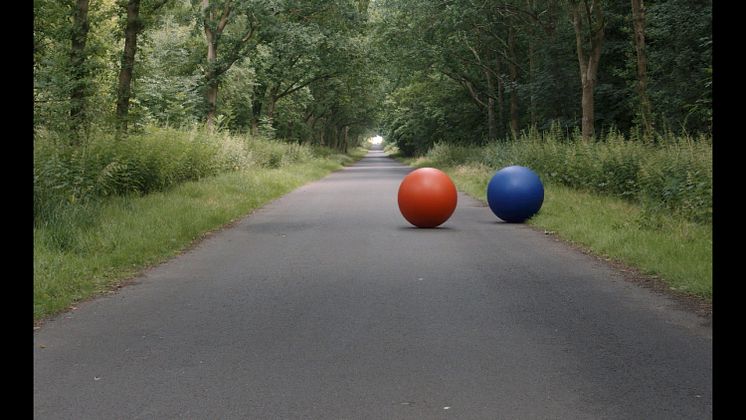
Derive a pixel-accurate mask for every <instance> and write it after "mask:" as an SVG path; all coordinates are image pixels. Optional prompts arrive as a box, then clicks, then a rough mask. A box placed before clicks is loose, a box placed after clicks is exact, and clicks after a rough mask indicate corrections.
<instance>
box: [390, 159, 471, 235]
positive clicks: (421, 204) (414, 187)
mask: <svg viewBox="0 0 746 420" xmlns="http://www.w3.org/2000/svg"><path fill="white" fill-rule="evenodd" d="M456 199H457V193H456V185H454V184H453V181H451V178H449V177H448V175H446V174H445V172H443V171H441V170H439V169H435V168H420V169H416V170H414V171H412V172H410V173H409V175H407V176H405V177H404V179H403V180H402V182H401V185H399V211H401V214H402V216H404V218H405V219H407V221H408V222H409V223H411V224H413V225H415V226H417V227H421V228H432V227H436V226H438V225H440V224H442V223H443V222H445V221H446V220H448V218H449V217H451V215H452V214H453V212H454V210H456Z"/></svg>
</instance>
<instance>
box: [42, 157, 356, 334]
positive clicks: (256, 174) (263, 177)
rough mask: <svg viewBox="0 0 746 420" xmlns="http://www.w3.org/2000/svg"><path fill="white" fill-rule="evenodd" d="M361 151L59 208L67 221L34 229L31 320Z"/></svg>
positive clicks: (101, 288)
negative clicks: (70, 210)
mask: <svg viewBox="0 0 746 420" xmlns="http://www.w3.org/2000/svg"><path fill="white" fill-rule="evenodd" d="M364 154H365V151H364V150H362V149H357V150H355V151H353V152H352V153H351V156H346V155H330V156H328V157H326V158H315V159H312V160H309V161H306V162H301V163H293V164H288V165H285V166H282V167H279V168H261V167H256V168H252V169H250V170H244V171H237V172H228V173H223V174H220V175H216V176H213V177H207V178H203V179H201V180H199V181H190V182H185V183H182V184H179V185H177V186H175V187H174V188H172V189H169V190H167V191H160V192H155V193H151V194H148V195H144V196H139V197H136V196H129V197H127V196H125V197H110V198H108V199H106V200H103V201H101V202H98V203H97V204H89V205H88V206H87V207H79V208H76V210H75V213H76V214H71V215H69V216H66V215H64V214H62V215H60V216H59V218H61V219H65V218H66V217H69V219H70V220H72V221H68V222H67V223H63V222H64V220H61V221H60V222H61V223H56V224H55V225H50V226H49V227H43V226H42V227H38V228H35V229H34V322H35V323H36V322H39V321H42V320H44V319H46V318H49V317H51V316H53V315H55V314H58V313H60V312H62V311H64V310H66V309H67V308H69V307H71V305H74V304H75V303H76V302H78V301H81V300H84V299H88V298H90V297H92V296H95V295H97V294H100V293H103V292H106V291H108V290H112V289H114V288H116V287H117V286H118V285H120V284H121V283H122V282H123V281H124V280H126V279H128V278H131V277H133V276H135V275H137V274H139V273H140V272H142V271H143V270H144V269H146V268H147V267H149V266H152V265H155V264H158V263H160V262H163V261H165V260H167V259H168V258H170V257H172V256H174V255H177V254H178V253H179V252H181V251H182V250H183V249H185V248H186V247H188V246H190V245H191V244H192V243H194V242H195V241H197V240H199V239H200V238H202V237H203V236H204V235H205V234H206V233H207V232H209V231H212V230H215V229H218V228H220V227H222V226H224V225H226V224H228V223H231V222H232V221H234V220H236V219H238V218H241V217H243V216H245V215H246V214H248V213H249V212H251V211H252V210H254V209H257V208H259V207H261V206H262V205H264V204H266V203H268V202H270V201H271V200H273V199H276V198H278V197H280V196H282V195H284V194H286V193H288V192H290V191H292V190H294V189H296V188H298V187H300V186H301V185H303V184H306V183H308V182H310V181H313V180H317V179H320V178H322V177H323V176H325V175H327V174H329V173H330V172H332V171H334V170H337V169H340V168H341V167H342V166H343V165H344V164H348V163H351V162H353V161H355V160H357V159H359V158H361V157H362V156H364ZM55 226H56V227H55ZM59 226H64V228H63V229H60V228H59ZM60 236H63V237H64V240H62V241H61V240H60ZM60 244H64V246H60Z"/></svg>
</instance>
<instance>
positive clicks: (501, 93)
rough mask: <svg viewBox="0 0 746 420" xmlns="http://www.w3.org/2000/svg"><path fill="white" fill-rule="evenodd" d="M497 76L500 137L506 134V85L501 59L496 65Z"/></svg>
mask: <svg viewBox="0 0 746 420" xmlns="http://www.w3.org/2000/svg"><path fill="white" fill-rule="evenodd" d="M495 74H497V118H498V121H499V127H500V135H502V134H504V133H505V111H504V108H505V83H503V78H502V75H501V74H500V59H499V58H498V59H497V62H496V64H495Z"/></svg>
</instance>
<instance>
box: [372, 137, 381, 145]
mask: <svg viewBox="0 0 746 420" xmlns="http://www.w3.org/2000/svg"><path fill="white" fill-rule="evenodd" d="M382 141H383V137H381V136H375V137H371V138H370V142H371V143H373V144H381V142H382Z"/></svg>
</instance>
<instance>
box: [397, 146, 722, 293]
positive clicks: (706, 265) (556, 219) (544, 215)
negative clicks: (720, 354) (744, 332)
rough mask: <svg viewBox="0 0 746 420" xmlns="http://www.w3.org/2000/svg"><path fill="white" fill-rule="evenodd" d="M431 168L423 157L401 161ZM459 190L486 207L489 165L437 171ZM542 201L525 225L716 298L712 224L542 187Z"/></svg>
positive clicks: (682, 288) (602, 197)
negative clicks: (713, 286) (452, 182)
mask: <svg viewBox="0 0 746 420" xmlns="http://www.w3.org/2000/svg"><path fill="white" fill-rule="evenodd" d="M402 160H403V161H404V162H405V163H407V164H410V165H413V166H416V167H423V166H433V165H432V162H430V161H428V160H427V159H425V158H420V159H402ZM438 168H439V169H441V170H443V171H445V172H446V173H448V174H449V176H451V178H452V179H453V181H454V182H455V183H456V185H457V187H458V189H459V190H460V191H463V192H465V193H467V194H469V195H470V196H472V197H474V198H476V199H479V200H481V201H482V202H485V203H486V190H487V184H488V182H489V180H490V178H491V176H492V175H493V174H494V171H495V170H493V169H490V168H489V167H488V166H486V165H478V164H477V165H474V164H470V165H458V166H451V167H442V166H440V167H438ZM544 189H545V196H544V203H543V205H542V208H541V210H540V211H539V213H538V214H537V215H535V216H534V217H533V218H531V219H530V220H529V221H528V222H527V223H528V224H529V225H532V226H534V227H536V228H540V229H544V230H546V231H550V232H553V233H554V234H556V235H557V236H558V237H560V238H562V239H564V240H567V241H569V242H572V243H574V244H576V245H578V246H581V247H582V248H585V249H587V250H588V251H590V252H591V253H593V254H595V255H598V256H603V257H606V258H610V259H612V260H615V261H618V262H621V263H624V264H626V265H628V266H632V267H635V268H636V269H638V270H639V271H641V272H642V273H645V274H649V275H654V276H657V277H659V278H660V279H661V280H662V281H664V282H666V283H667V284H668V285H669V287H670V288H671V289H673V290H676V291H678V292H681V293H684V294H689V295H693V296H697V297H700V298H704V299H706V300H708V301H711V299H712V224H707V223H703V224H699V223H693V222H691V221H688V220H687V219H685V218H684V217H680V216H674V215H670V214H664V213H653V214H651V213H649V212H644V211H643V209H642V208H641V206H640V205H637V204H633V203H630V202H629V201H625V200H622V199H620V198H616V197H611V196H605V195H600V194H594V193H589V192H582V191H578V190H576V189H572V188H569V187H566V186H563V185H560V184H557V183H547V182H545V183H544Z"/></svg>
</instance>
